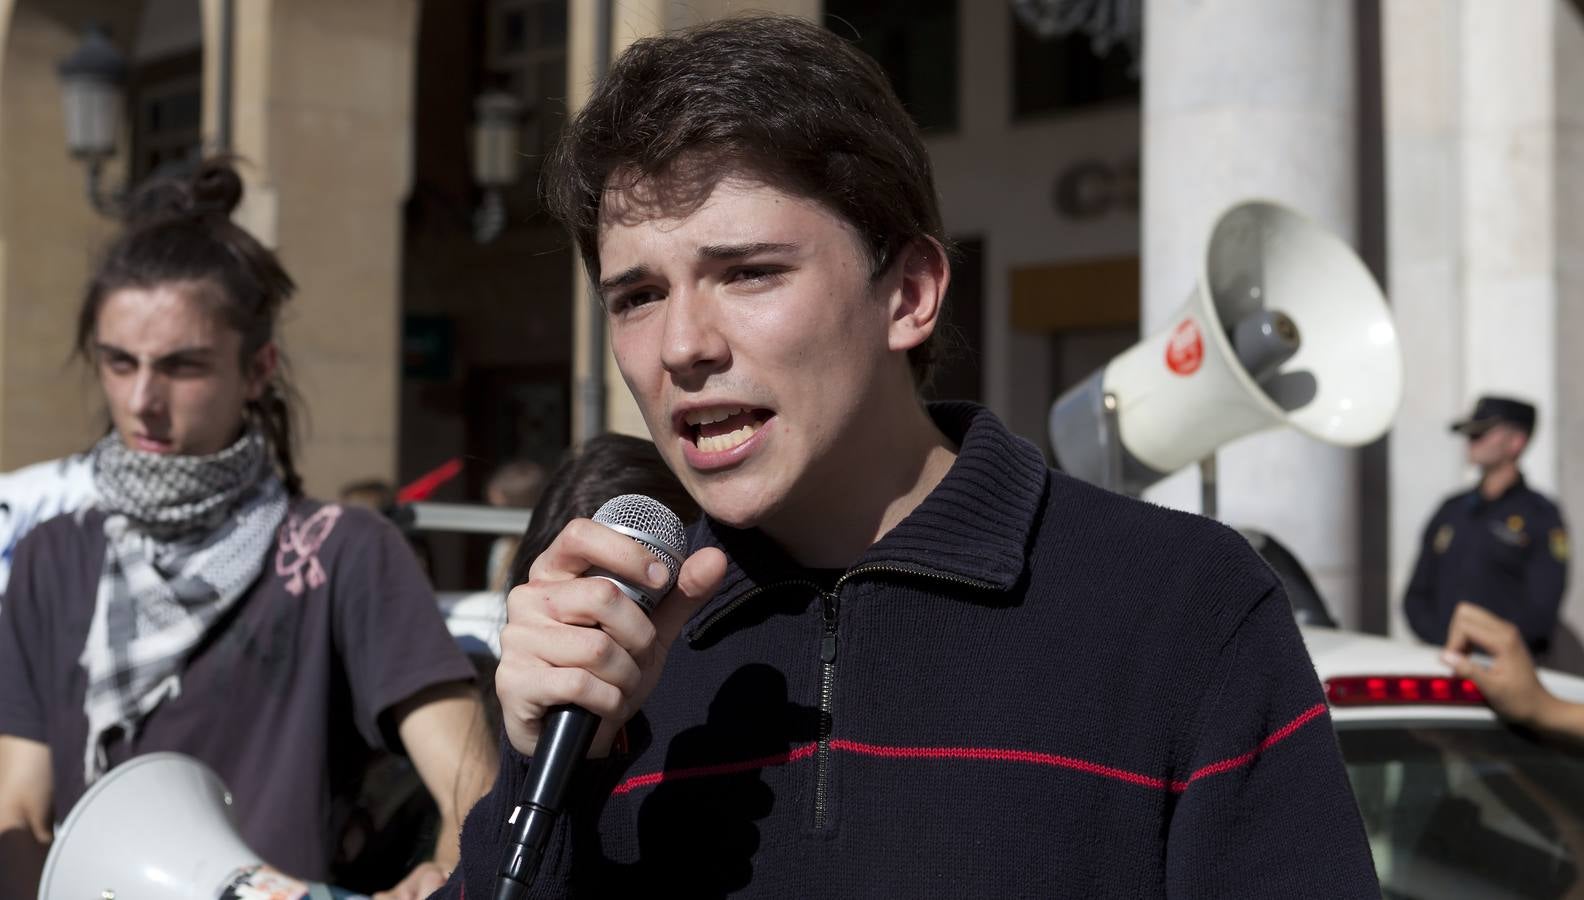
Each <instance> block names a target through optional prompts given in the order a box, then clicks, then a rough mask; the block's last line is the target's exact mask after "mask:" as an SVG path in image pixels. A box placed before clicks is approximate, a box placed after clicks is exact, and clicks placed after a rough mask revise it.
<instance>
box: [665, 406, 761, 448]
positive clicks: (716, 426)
mask: <svg viewBox="0 0 1584 900" xmlns="http://www.w3.org/2000/svg"><path fill="white" fill-rule="evenodd" d="M772 415H773V413H771V411H770V410H768V409H759V408H754V407H746V406H712V407H705V408H703V409H695V410H691V411H689V412H687V413H685V414H684V415H683V416H682V422H683V426H684V428H683V436H684V437H686V438H688V439H689V440H691V441H692V442H693V444H694V446H696V447H698V448H699V449H700V450H702V451H704V452H705V453H724V452H726V451H727V450H730V449H732V448H733V447H738V446H741V445H742V444H743V443H745V442H746V441H747V440H748V439H749V438H751V437H753V436H754V432H756V431H758V430H759V426H761V425H763V424H764V422H765V420H767V419H769V418H770V416H772Z"/></svg>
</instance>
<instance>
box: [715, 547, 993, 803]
mask: <svg viewBox="0 0 1584 900" xmlns="http://www.w3.org/2000/svg"><path fill="white" fill-rule="evenodd" d="M858 575H901V576H905V577H908V578H922V579H926V580H933V581H944V582H947V583H949V584H955V585H958V586H960V587H967V588H973V589H975V590H985V591H992V590H996V586H995V585H993V584H991V583H989V582H987V581H981V580H979V579H975V578H966V577H963V576H960V575H948V574H946V573H944V572H934V571H930V570H928V569H922V568H913V567H911V566H899V565H867V566H860V567H859V568H856V569H852V570H850V571H848V572H845V573H843V574H842V576H841V577H840V578H838V579H836V583H835V584H833V585H831V588H830V590H824V589H823V588H821V587H820V586H819V585H818V584H816V583H814V582H813V581H809V580H804V579H790V580H787V581H778V582H775V583H773V584H768V585H764V586H763V587H759V588H755V589H754V590H751V591H749V592H747V593H746V594H743V595H742V596H741V597H738V598H737V599H736V600H733V601H732V602H731V603H729V604H727V605H726V606H724V607H722V608H721V609H719V610H716V611H715V612H714V613H713V614H711V615H710V617H709V618H707V619H705V620H704V621H703V622H701V623H700V624H699V627H698V629H697V630H696V631H695V632H694V633H693V636H692V639H693V640H695V641H696V640H698V639H699V638H700V637H702V636H703V634H704V632H705V631H707V630H709V629H710V628H711V627H713V626H714V625H716V624H717V623H719V622H720V621H721V620H722V619H724V618H726V617H727V616H728V615H730V614H731V613H732V612H734V611H735V610H737V609H740V608H741V607H742V606H743V605H744V604H745V603H747V602H748V601H749V600H750V599H752V598H754V597H757V596H759V595H760V594H763V593H765V592H766V591H770V590H776V589H779V588H786V587H793V586H797V585H802V586H806V587H810V588H813V589H814V590H815V591H816V592H817V593H818V597H819V602H820V689H819V738H818V742H817V743H816V744H815V752H814V760H815V774H814V779H815V780H814V828H815V829H816V830H819V829H823V828H825V827H826V825H827V820H828V819H829V815H828V813H829V808H830V777H831V772H830V770H831V735H832V734H833V733H834V731H835V715H834V707H835V699H836V659H837V650H838V646H837V635H838V631H839V625H840V621H841V620H840V613H841V590H842V587H843V586H844V585H845V584H846V583H847V582H848V580H850V579H852V578H854V577H856V576H858Z"/></svg>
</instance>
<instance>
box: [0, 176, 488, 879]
mask: <svg viewBox="0 0 1584 900" xmlns="http://www.w3.org/2000/svg"><path fill="white" fill-rule="evenodd" d="M241 196H242V182H241V179H240V178H239V177H238V175H237V173H236V172H235V171H234V170H233V169H232V168H231V167H230V166H229V165H227V164H225V163H221V162H209V163H205V164H203V165H201V166H200V167H199V168H198V169H197V171H196V172H195V174H194V175H192V176H191V178H190V179H186V180H163V181H160V182H156V183H154V184H153V185H151V186H149V187H148V188H146V189H145V190H144V191H142V192H141V193H140V194H139V196H138V197H137V198H136V200H135V202H134V204H133V206H132V207H131V213H130V214H129V217H128V223H127V226H126V228H125V229H124V230H123V232H122V233H121V234H120V236H119V237H118V238H117V239H116V240H115V241H114V242H113V243H112V244H111V245H110V247H109V248H108V250H107V251H106V253H105V255H104V257H103V259H102V260H101V261H100V263H99V265H98V267H97V269H96V271H95V272H94V274H93V276H92V278H91V280H90V282H89V284H88V287H87V290H86V292H85V296H84V298H83V301H82V307H81V311H80V313H79V317H78V328H77V347H78V350H79V351H80V352H81V354H82V356H83V358H84V359H85V360H86V361H87V362H88V363H89V364H90V365H91V366H92V367H93V370H94V372H95V374H96V376H97V378H98V381H99V385H100V388H101V389H102V391H103V396H104V399H105V403H106V405H107V407H108V412H109V418H110V420H111V427H110V429H109V431H108V433H106V434H105V436H104V437H103V438H101V439H100V440H99V441H98V443H96V444H95V445H94V447H93V448H92V450H91V452H90V465H91V469H92V478H93V488H94V496H95V500H94V504H93V506H91V507H89V508H86V509H84V510H81V511H78V512H76V513H73V514H70V515H62V516H57V517H56V518H54V519H51V520H50V521H48V522H45V523H43V524H41V525H39V526H38V527H36V528H34V529H33V530H32V532H31V533H29V534H28V535H27V537H26V538H24V539H23V541H22V543H21V544H20V546H18V548H17V551H16V555H15V558H14V565H13V568H12V573H11V582H10V588H9V591H8V593H7V605H6V610H5V613H4V615H3V616H0V872H4V873H5V877H4V878H3V879H0V897H4V898H14V897H31V896H33V893H34V891H35V890H36V887H35V885H36V883H37V879H38V876H39V870H40V866H41V864H42V862H43V859H44V855H45V850H46V849H47V847H48V844H49V841H50V839H51V835H52V832H53V829H54V827H55V826H56V824H57V823H59V822H60V821H61V820H62V819H63V818H65V816H66V814H67V813H68V812H69V811H70V810H71V808H72V805H73V804H74V803H75V802H76V801H77V799H78V798H79V797H80V796H82V794H83V792H84V790H85V789H86V788H87V787H88V786H90V785H92V784H93V783H94V782H95V781H96V780H97V779H98V778H100V777H102V776H103V775H104V774H105V773H106V772H107V771H109V770H110V769H111V768H112V767H114V766H116V765H118V764H119V763H122V762H124V761H126V760H127V759H129V758H131V757H133V756H136V755H139V754H143V753H149V752H154V751H162V750H171V751H178V752H181V753H185V754H188V755H190V756H193V757H196V758H197V759H199V760H201V761H202V762H204V763H206V764H207V765H209V766H210V767H211V768H213V769H214V770H215V771H216V772H217V773H218V774H219V775H220V777H221V778H222V779H223V780H224V782H225V783H226V785H227V786H228V788H229V790H230V792H231V794H232V796H233V797H234V798H235V808H236V811H237V814H238V818H239V825H240V829H241V834H242V837H243V839H244V840H245V841H246V842H247V843H248V844H249V845H250V846H251V847H253V849H254V850H256V851H257V852H258V853H259V854H260V855H261V856H262V857H263V859H264V860H265V861H266V862H267V863H269V864H270V865H272V866H274V867H275V868H277V869H279V870H281V871H284V872H285V873H286V874H288V875H291V876H293V877H296V878H300V879H305V880H313V881H325V880H327V879H328V878H329V876H330V875H331V872H330V871H329V866H330V862H331V860H332V858H333V854H334V852H335V846H336V843H337V837H338V836H337V834H335V833H333V825H332V822H333V821H334V819H335V817H334V816H333V815H332V810H333V808H334V806H335V804H336V802H337V798H339V797H341V796H343V795H344V794H345V793H346V792H348V791H350V789H351V788H353V787H355V783H356V781H357V779H358V777H359V776H360V767H361V766H362V765H363V763H364V761H365V760H366V758H367V756H368V754H369V750H370V748H371V747H381V748H389V749H392V750H395V751H397V752H402V753H405V754H406V755H407V756H408V757H409V758H410V759H411V760H412V762H413V764H414V766H415V767H416V769H417V771H418V773H419V774H420V775H421V777H422V780H423V783H424V785H425V786H426V787H427V789H428V791H429V793H430V794H431V795H432V796H433V798H434V801H435V803H436V804H437V805H438V807H439V810H440V816H441V823H442V824H441V826H440V830H439V837H438V840H437V841H436V844H435V846H434V848H433V858H432V859H430V860H427V861H424V862H422V863H420V864H419V865H417V866H416V867H414V868H412V869H411V871H410V873H408V874H407V875H406V877H405V878H403V879H402V880H401V883H400V885H399V886H398V887H397V889H396V890H395V891H394V892H393V893H391V894H388V895H386V896H390V897H402V898H406V897H417V896H421V895H423V894H426V893H427V892H428V891H429V890H430V889H432V888H433V887H434V886H435V885H436V884H439V883H440V881H441V880H443V878H444V876H445V874H446V873H447V871H448V870H449V869H450V868H451V866H452V865H453V864H454V860H455V859H456V855H457V845H456V834H457V822H458V821H459V815H460V814H461V813H462V812H465V811H466V809H467V808H468V807H469V806H470V805H471V804H472V802H473V800H474V798H475V797H477V796H478V794H479V793H480V792H482V790H483V789H484V788H486V787H487V785H488V780H489V777H490V772H491V771H492V770H493V768H494V765H495V753H494V748H493V746H492V742H491V741H490V740H489V738H488V734H487V731H486V729H485V728H484V718H483V710H482V708H481V704H480V703H479V701H478V697H477V694H476V693H475V691H474V689H473V686H472V685H471V683H470V682H471V681H472V679H473V676H474V673H473V670H472V667H471V666H470V665H469V664H468V662H467V660H466V659H465V658H464V657H463V656H462V654H461V653H460V651H459V650H458V649H457V647H456V646H455V644H454V643H453V642H452V640H451V638H450V636H449V635H448V634H447V632H446V630H445V627H444V623H443V622H442V620H441V618H440V614H439V611H438V609H437V606H436V603H435V598H434V596H433V594H432V593H431V591H430V590H429V588H428V586H427V582H426V581H425V580H424V578H423V576H422V574H421V573H420V572H419V571H418V567H417V565H416V564H415V562H414V561H413V557H412V554H411V553H410V552H409V550H408V549H407V545H406V543H405V542H404V541H403V540H402V537H401V535H400V534H399V533H398V532H397V530H396V529H395V528H394V527H393V526H392V525H391V524H390V523H388V522H387V521H386V520H385V519H384V518H383V517H380V516H378V515H375V514H373V513H371V512H369V511H367V510H364V509H358V508H354V507H350V506H339V505H331V504H324V503H320V502H318V501H315V500H312V499H310V498H308V497H306V496H304V495H303V492H302V483H301V478H300V477H299V475H298V472H297V469H296V467H295V464H294V460H293V444H292V434H291V427H292V421H293V412H294V410H293V403H292V401H293V396H294V395H293V391H292V389H291V386H290V383H289V382H288V381H287V379H286V373H285V369H284V367H283V359H282V356H281V351H280V349H279V347H278V344H277V337H276V335H277V323H278V320H279V314H280V310H281V306H282V305H283V304H284V303H285V302H286V300H287V299H288V298H289V297H290V295H291V294H292V291H293V289H294V285H293V283H292V281H291V278H290V277H289V276H288V275H287V273H286V272H285V270H284V269H282V268H281V265H280V263H279V261H278V260H277V259H276V257H275V255H274V254H273V253H272V252H271V251H269V250H268V249H266V248H265V247H264V246H263V245H261V244H260V243H259V242H258V241H257V240H256V239H254V238H253V237H252V236H251V235H250V234H248V233H247V232H246V231H244V230H243V229H242V228H240V227H238V226H237V225H235V224H234V223H233V222H232V221H231V218H230V214H231V211H232V210H233V209H234V208H235V207H236V205H237V203H238V201H239V200H240V199H241ZM149 814H150V816H151V818H150V820H149V822H148V823H138V822H128V823H126V827H127V828H129V829H132V828H139V827H148V825H152V824H154V823H155V821H156V819H155V818H154V817H157V816H158V811H157V810H150V811H149ZM424 855H426V854H425V853H423V852H422V851H421V850H418V851H417V852H414V853H413V854H412V858H420V857H422V856H424ZM398 877H399V876H398ZM383 886H388V885H383ZM376 887H378V885H377V886H376Z"/></svg>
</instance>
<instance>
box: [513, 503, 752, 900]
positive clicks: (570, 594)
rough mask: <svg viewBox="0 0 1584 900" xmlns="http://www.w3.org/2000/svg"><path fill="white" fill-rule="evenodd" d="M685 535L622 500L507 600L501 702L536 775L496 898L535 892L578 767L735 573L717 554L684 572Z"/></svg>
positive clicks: (546, 559) (573, 530)
mask: <svg viewBox="0 0 1584 900" xmlns="http://www.w3.org/2000/svg"><path fill="white" fill-rule="evenodd" d="M662 514H663V515H662ZM665 517H669V521H666V519H665ZM601 522H604V523H605V524H601ZM680 532H681V525H680V522H677V520H676V516H675V515H674V514H671V513H670V511H669V510H666V509H665V507H664V506H661V505H660V504H659V503H656V502H655V501H653V500H650V499H649V498H647V497H640V496H637V495H627V496H625V497H618V498H616V499H615V500H612V501H610V502H609V503H607V504H606V505H605V506H603V507H601V508H600V512H599V513H597V514H596V516H595V519H593V520H588V519H580V520H576V521H573V522H572V523H570V524H568V525H567V527H566V528H565V529H563V530H562V532H561V534H560V535H558V536H557V537H556V539H555V541H554V542H552V543H551V545H550V547H549V548H548V549H546V550H545V552H544V553H543V554H541V555H540V556H539V558H538V559H537V560H535V561H534V564H533V566H532V568H531V569H530V570H529V580H528V582H527V583H526V584H523V585H519V586H518V587H516V588H514V589H513V590H512V592H511V594H510V595H509V596H508V598H507V601H506V603H507V624H506V627H505V628H503V629H502V631H501V662H500V666H499V668H498V669H497V671H496V676H495V683H496V693H497V694H498V695H499V697H500V701H501V710H502V713H503V716H504V719H505V726H506V732H507V737H508V738H509V739H510V740H511V743H512V746H513V747H515V748H516V749H517V750H518V752H520V753H523V754H524V755H528V756H531V757H533V765H532V767H531V768H530V771H529V779H528V785H527V787H526V788H525V790H524V796H523V797H521V798H519V808H518V810H517V813H516V815H515V816H514V821H513V823H512V833H513V840H514V844H513V846H512V847H511V848H510V849H509V850H508V858H507V859H506V860H503V873H502V875H503V877H502V879H501V886H500V890H499V892H498V894H497V896H498V897H503V898H504V897H511V896H517V895H518V894H517V893H516V892H518V891H520V890H523V889H525V888H526V885H527V883H528V881H530V880H531V878H532V870H533V869H535V868H537V863H538V858H537V855H536V854H538V853H542V852H543V850H544V846H543V841H544V839H545V837H546V836H547V834H548V829H549V827H550V826H551V825H552V824H553V821H554V818H555V816H556V815H557V814H558V813H559V807H560V803H561V800H562V798H563V795H564V792H565V788H566V784H567V783H568V782H569V780H570V774H571V769H572V767H573V766H574V765H575V764H576V763H577V762H578V761H580V760H581V759H582V758H583V757H584V756H585V755H592V756H603V755H605V754H606V753H608V752H609V750H610V746H611V742H612V740H613V739H614V737H615V734H616V732H617V731H618V730H619V729H620V728H621V726H622V725H624V724H625V723H626V722H627V720H628V719H630V718H632V716H633V714H634V713H635V712H637V710H638V708H639V707H640V706H641V705H642V704H643V702H644V700H645V699H646V698H647V697H648V696H649V693H650V692H651V691H652V690H653V689H654V686H655V684H656V683H657V682H658V681H659V677H660V671H661V669H662V667H663V666H664V663H665V657H666V652H667V650H668V649H669V648H670V646H671V644H672V642H673V641H675V640H676V637H677V635H678V634H679V633H680V632H681V630H682V626H683V625H684V624H685V623H686V622H687V620H688V619H689V618H690V617H691V616H692V614H693V613H694V611H696V610H697V609H698V607H699V606H700V605H702V604H703V602H704V601H705V600H707V599H708V598H709V597H710V596H711V595H712V594H713V593H714V592H715V589H716V587H717V586H718V585H719V584H720V580H721V578H722V577H723V576H724V575H725V570H726V558H725V556H724V555H723V554H722V553H721V552H720V551H719V550H716V549H714V548H706V549H704V550H701V551H699V552H697V553H694V554H693V555H692V556H689V557H688V558H687V559H686V561H685V562H680V564H678V561H679V559H680V556H681V553H682V552H683V547H682V546H680V545H681V544H682V543H683V542H682V540H681V539H680ZM673 571H675V573H676V574H675V581H674V583H673V580H672V579H673ZM635 597H636V598H637V599H636V600H635V599H634V598H635ZM651 598H659V602H658V603H657V604H656V605H655V606H654V610H653V618H652V619H651V618H649V617H648V616H646V615H645V607H644V606H643V605H640V604H643V603H646V602H647V601H648V600H649V599H651ZM596 717H597V722H596ZM596 724H597V728H596ZM535 844H537V845H538V846H534V845H535ZM519 845H520V846H519ZM513 873H515V874H513ZM508 876H510V877H508Z"/></svg>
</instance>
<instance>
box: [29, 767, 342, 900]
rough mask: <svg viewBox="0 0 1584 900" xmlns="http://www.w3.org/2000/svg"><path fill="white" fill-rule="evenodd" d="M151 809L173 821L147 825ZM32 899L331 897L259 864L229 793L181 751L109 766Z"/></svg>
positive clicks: (60, 835) (77, 809)
mask: <svg viewBox="0 0 1584 900" xmlns="http://www.w3.org/2000/svg"><path fill="white" fill-rule="evenodd" d="M155 811H157V814H158V816H159V819H160V820H161V821H162V822H164V823H166V824H167V825H168V826H170V827H163V828H151V827H149V824H148V823H149V821H150V819H152V818H153V816H154V815H155V814H156V812H155ZM172 828H174V829H176V830H177V832H178V833H174V834H173V833H172ZM38 896H39V900H83V898H86V897H93V898H104V900H153V898H176V900H300V898H309V900H318V898H329V897H331V896H332V894H331V893H330V891H329V889H328V888H326V887H325V886H324V885H317V884H316V885H310V884H305V883H303V882H301V881H298V880H296V879H294V878H290V877H288V876H287V875H284V874H282V873H281V872H278V871H276V870H275V869H272V868H270V867H269V866H267V865H264V864H263V863H262V862H260V861H259V857H258V854H256V853H254V852H253V851H252V850H250V849H248V846H247V845H246V844H245V843H243V841H242V838H241V836H240V835H238V833H237V826H236V820H235V813H234V811H233V810H232V808H231V794H230V793H229V792H228V791H227V790H226V788H225V785H224V784H223V783H222V782H221V781H220V776H218V775H216V774H215V773H214V771H213V770H211V769H210V768H209V767H208V766H205V765H204V764H203V763H201V762H199V761H197V760H196V759H193V758H192V757H190V756H185V755H183V754H180V753H150V754H147V755H145V756H136V757H133V758H132V759H130V760H128V761H126V762H124V763H122V764H121V765H119V766H116V767H115V768H113V769H111V770H110V771H109V772H106V773H105V774H104V775H103V776H102V777H100V778H99V780H98V781H95V782H94V784H93V786H92V787H90V788H89V789H88V791H87V792H86V793H84V794H83V795H82V797H81V798H80V799H79V800H78V801H77V803H76V804H75V805H74V806H73V807H72V810H71V813H70V814H69V815H68V816H67V817H66V821H65V822H64V823H62V824H61V826H60V827H59V828H57V829H56V830H55V840H54V841H53V843H52V844H51V846H50V852H49V857H48V858H47V859H46V860H45V861H44V877H43V879H42V880H41V881H40V882H39V894H38Z"/></svg>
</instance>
